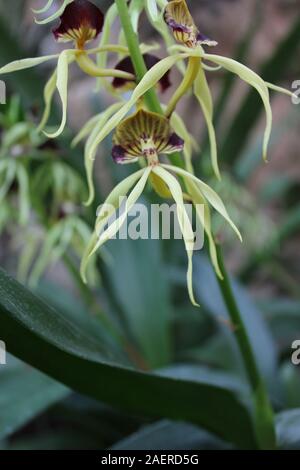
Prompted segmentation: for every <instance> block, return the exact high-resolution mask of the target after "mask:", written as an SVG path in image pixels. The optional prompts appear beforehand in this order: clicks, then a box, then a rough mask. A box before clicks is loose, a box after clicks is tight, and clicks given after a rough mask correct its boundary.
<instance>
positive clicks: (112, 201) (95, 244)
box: [80, 168, 151, 282]
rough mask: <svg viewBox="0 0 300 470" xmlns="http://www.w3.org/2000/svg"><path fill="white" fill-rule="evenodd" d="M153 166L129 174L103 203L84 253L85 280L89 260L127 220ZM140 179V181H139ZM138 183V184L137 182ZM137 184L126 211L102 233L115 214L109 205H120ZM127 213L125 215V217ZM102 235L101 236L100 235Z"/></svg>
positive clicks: (83, 275) (82, 262)
mask: <svg viewBox="0 0 300 470" xmlns="http://www.w3.org/2000/svg"><path fill="white" fill-rule="evenodd" d="M150 171H151V168H146V169H142V170H139V171H137V172H136V173H134V174H132V175H130V176H128V177H127V178H125V180H123V181H121V182H120V183H119V184H118V185H117V186H116V187H115V188H114V189H113V191H112V192H111V193H110V194H109V196H108V197H107V199H106V201H105V203H104V204H103V205H102V207H101V210H100V212H99V214H98V216H97V220H96V225H95V231H94V233H93V235H92V238H91V240H90V243H89V245H88V246H87V249H86V251H85V253H84V255H83V258H82V261H81V267H80V273H81V277H82V279H83V281H84V282H86V270H87V267H88V263H89V260H90V258H91V256H92V255H93V254H94V253H95V252H96V251H97V250H98V248H100V246H101V245H103V244H104V243H105V242H106V241H107V240H108V239H109V238H112V237H113V236H114V235H115V234H116V233H117V231H118V230H119V229H120V227H121V224H122V223H124V222H125V220H126V216H127V213H128V211H129V210H130V209H131V207H132V206H133V205H134V204H135V203H136V201H137V200H138V198H139V197H140V195H141V193H142V192H143V190H144V187H145V185H146V182H147V179H148V176H149V174H150ZM138 180H139V181H138ZM137 181H138V183H137V184H136V182H137ZM135 184H136V186H135V187H134V189H133V190H132V191H131V193H130V194H129V196H128V199H127V203H126V208H125V212H124V213H123V214H122V216H120V217H119V218H118V219H117V220H116V221H115V222H113V223H112V224H111V225H110V226H109V227H108V229H107V230H105V231H104V232H103V233H101V231H102V229H103V228H104V227H105V225H106V223H107V222H108V220H109V218H110V217H111V216H112V215H113V213H114V212H116V211H113V212H110V213H108V212H107V209H108V207H115V209H116V210H117V208H118V207H119V203H120V198H123V197H125V196H126V194H127V192H128V191H129V190H130V189H131V188H132V186H133V185H135ZM124 214H125V217H124ZM100 234H101V236H100V237H99V235H100Z"/></svg>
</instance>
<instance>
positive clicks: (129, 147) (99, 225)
mask: <svg viewBox="0 0 300 470" xmlns="http://www.w3.org/2000/svg"><path fill="white" fill-rule="evenodd" d="M113 143H114V145H113V149H112V157H113V159H114V161H115V162H116V163H119V164H128V163H133V162H136V161H138V160H139V159H143V160H144V162H145V163H146V166H145V167H144V168H142V169H140V170H138V171H137V172H135V173H133V174H132V175H130V176H129V177H127V178H126V179H125V180H123V181H121V182H120V183H119V184H118V185H117V186H116V187H115V188H114V189H113V190H112V192H111V193H110V194H109V196H108V197H107V199H106V201H105V203H104V204H103V205H102V206H101V207H100V210H99V211H98V216H97V220H96V224H95V231H94V234H93V236H92V238H91V241H90V243H89V245H88V247H87V250H86V252H85V254H84V257H83V260H82V265H81V275H82V277H83V279H84V280H86V279H85V272H86V268H87V266H88V262H89V260H90V258H91V256H92V255H93V254H94V253H95V252H96V251H97V250H98V249H99V248H100V247H101V246H102V245H104V243H106V242H107V241H108V240H110V239H111V238H113V237H114V236H115V235H116V234H117V233H118V231H119V230H120V228H121V227H122V225H123V224H124V223H125V221H126V217H127V214H128V213H129V211H130V210H131V208H132V207H133V206H134V204H135V203H136V202H137V200H138V199H139V197H140V196H141V194H142V192H143V190H144V188H145V186H146V183H147V181H148V180H149V181H150V182H151V184H152V186H153V187H154V188H155V189H156V190H157V192H158V193H159V194H162V195H164V196H165V197H172V198H173V199H174V201H175V203H176V207H177V216H178V222H179V226H180V229H181V232H182V235H183V239H184V243H185V248H186V251H187V256H188V270H187V285H188V292H189V296H190V300H191V302H192V303H193V305H197V303H196V300H195V297H194V293H193V266H192V256H193V250H194V240H195V236H194V233H193V228H192V225H191V222H190V220H189V217H188V214H187V211H186V208H185V205H184V200H185V195H184V193H183V190H182V188H181V185H180V183H179V181H178V180H177V178H176V177H175V176H174V175H173V174H172V173H175V174H177V175H179V176H180V177H181V178H182V179H183V181H184V182H185V183H187V184H190V185H191V186H193V187H195V191H196V190H197V191H198V193H199V195H200V196H201V197H202V199H203V201H205V203H206V204H207V203H209V204H211V205H212V206H213V207H214V208H215V209H216V210H217V211H218V212H219V213H220V214H221V215H222V216H223V217H224V218H225V219H226V220H227V222H228V223H229V224H230V225H231V226H232V228H233V229H234V230H235V232H236V233H237V235H238V236H239V238H240V239H241V235H240V233H239V231H238V229H237V228H236V226H235V225H234V223H233V222H232V220H231V219H230V217H229V215H228V213H227V210H226V208H225V206H224V204H223V202H222V200H221V199H220V197H219V196H218V195H217V194H216V193H215V192H214V191H213V190H212V189H211V188H210V187H209V186H208V185H207V184H206V183H204V182H203V181H201V180H200V179H198V178H197V177H196V176H194V175H192V174H190V173H188V172H187V171H186V170H183V169H181V168H178V167H175V166H172V165H168V164H164V163H161V162H160V161H159V156H160V155H161V154H170V153H173V152H176V151H179V150H182V149H183V147H184V141H183V140H182V139H181V138H180V137H179V136H178V135H177V134H176V133H175V132H174V131H173V129H172V127H171V125H170V122H169V120H168V119H167V118H166V117H165V116H162V115H160V114H156V113H150V112H148V111H146V110H144V109H138V110H137V111H136V112H135V114H133V115H132V116H130V117H129V118H127V119H125V120H124V121H123V122H121V123H120V124H119V125H118V127H117V129H116V132H115V134H114V137H113ZM132 188H133V189H132ZM127 193H129V194H128V196H127V198H126V202H125V208H124V210H123V211H121V213H119V214H117V212H118V211H119V209H120V204H121V203H122V201H124V198H125V196H126V195H127ZM190 201H191V202H193V201H192V199H190ZM198 202H199V201H198ZM198 202H197V203H198ZM112 218H113V219H114V220H113V221H112ZM208 223H209V221H208ZM107 224H108V227H107V228H105V227H106V225H107Z"/></svg>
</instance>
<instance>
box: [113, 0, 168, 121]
mask: <svg viewBox="0 0 300 470" xmlns="http://www.w3.org/2000/svg"><path fill="white" fill-rule="evenodd" d="M115 2H116V5H117V8H118V12H119V16H120V20H121V24H122V28H123V31H124V34H125V37H126V42H127V45H128V49H129V53H130V58H131V60H132V63H133V67H134V70H135V73H136V77H137V80H138V81H141V80H142V78H143V76H144V75H145V74H146V73H147V67H146V64H145V61H144V58H143V56H142V54H141V51H140V45H139V39H138V36H137V34H136V33H135V32H134V29H133V27H132V23H131V18H130V15H129V11H128V7H127V3H126V0H115ZM145 101H146V103H147V106H148V108H149V109H150V110H151V111H153V112H155V113H159V114H162V108H161V105H160V102H159V99H158V98H157V95H156V93H155V90H154V89H153V88H152V89H151V90H149V91H147V93H145Z"/></svg>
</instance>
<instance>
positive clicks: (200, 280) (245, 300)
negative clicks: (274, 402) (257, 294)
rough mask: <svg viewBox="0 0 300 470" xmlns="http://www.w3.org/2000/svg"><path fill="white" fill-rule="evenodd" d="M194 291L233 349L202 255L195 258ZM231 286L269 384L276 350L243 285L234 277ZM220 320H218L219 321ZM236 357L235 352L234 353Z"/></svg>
mask: <svg viewBox="0 0 300 470" xmlns="http://www.w3.org/2000/svg"><path fill="white" fill-rule="evenodd" d="M194 264H195V281H196V284H195V290H196V292H197V295H198V297H199V299H200V301H201V303H203V305H204V306H205V307H206V308H207V309H208V311H210V312H211V313H212V314H213V315H214V316H215V318H216V319H217V321H218V324H219V326H220V328H222V330H223V333H224V335H225V337H226V338H227V340H228V345H229V346H230V347H231V348H233V350H234V351H237V349H236V343H235V339H234V336H233V334H232V332H231V330H230V328H228V324H226V322H229V317H228V314H227V309H226V306H225V305H224V301H223V300H222V296H221V293H220V291H219V287H218V284H217V281H216V277H215V273H214V271H213V269H212V267H211V265H210V263H209V261H208V260H207V259H206V258H205V257H204V256H200V255H199V256H198V257H197V256H196V257H195V263H194ZM232 287H233V291H234V294H235V299H236V300H237V303H238V306H239V309H240V312H241V315H242V317H243V321H244V324H245V327H246V329H247V332H248V335H249V339H250V341H251V344H252V348H253V351H254V354H255V356H256V360H257V364H258V366H259V369H260V371H261V373H262V374H263V376H264V377H265V378H266V379H267V381H268V382H269V384H272V383H273V381H274V377H275V374H276V367H277V353H276V349H275V344H274V342H273V339H272V336H271V333H270V331H269V329H268V326H267V324H266V322H265V320H264V318H263V315H262V314H261V313H260V311H259V309H258V307H257V306H256V305H255V303H254V302H253V300H252V299H251V297H250V296H249V294H248V293H247V291H246V290H245V288H244V287H243V286H242V285H241V284H239V283H238V282H237V281H236V280H233V281H232ZM220 320H221V321H220ZM235 357H236V358H239V355H238V353H237V352H236V354H235Z"/></svg>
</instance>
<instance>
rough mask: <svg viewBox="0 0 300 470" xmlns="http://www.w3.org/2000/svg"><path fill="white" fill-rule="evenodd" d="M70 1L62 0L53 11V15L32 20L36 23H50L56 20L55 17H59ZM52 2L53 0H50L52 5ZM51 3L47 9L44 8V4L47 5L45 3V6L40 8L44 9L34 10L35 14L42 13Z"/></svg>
mask: <svg viewBox="0 0 300 470" xmlns="http://www.w3.org/2000/svg"><path fill="white" fill-rule="evenodd" d="M50 1H51V0H50ZM72 1H73V0H64V1H63V4H62V5H61V7H60V8H59V9H58V10H57V11H56V12H55V13H53V15H51V16H49V17H48V18H45V19H44V20H37V19H36V18H35V19H34V21H35V22H36V23H37V24H47V23H51V21H54V20H56V19H57V18H59V17H60V16H61V15H62V14H63V12H64V10H65V8H66V7H67V6H68V5H69V3H72ZM48 3H50V2H48ZM52 3H53V1H51V5H52ZM51 5H50V6H49V7H48V8H47V9H46V6H47V5H46V6H45V8H43V9H42V10H44V11H41V10H40V11H34V13H36V14H39V13H44V12H45V11H47V10H48V9H49V8H50V7H51Z"/></svg>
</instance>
